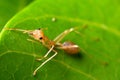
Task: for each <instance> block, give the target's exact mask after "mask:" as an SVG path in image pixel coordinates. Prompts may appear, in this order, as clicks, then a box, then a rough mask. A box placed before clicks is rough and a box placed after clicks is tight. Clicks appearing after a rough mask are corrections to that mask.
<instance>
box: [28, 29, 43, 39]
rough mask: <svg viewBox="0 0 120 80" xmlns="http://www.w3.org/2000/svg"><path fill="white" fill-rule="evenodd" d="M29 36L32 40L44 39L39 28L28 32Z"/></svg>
mask: <svg viewBox="0 0 120 80" xmlns="http://www.w3.org/2000/svg"><path fill="white" fill-rule="evenodd" d="M29 35H30V36H31V37H33V38H34V39H36V40H40V41H42V40H43V38H44V33H43V31H42V29H40V28H39V29H36V30H33V31H30V32H29Z"/></svg>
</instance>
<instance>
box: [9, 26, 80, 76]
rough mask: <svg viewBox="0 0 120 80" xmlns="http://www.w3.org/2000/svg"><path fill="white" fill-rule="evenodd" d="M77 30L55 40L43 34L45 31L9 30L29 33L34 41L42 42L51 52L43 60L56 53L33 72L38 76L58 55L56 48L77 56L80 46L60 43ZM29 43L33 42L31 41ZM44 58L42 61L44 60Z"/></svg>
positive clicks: (63, 34)
mask: <svg viewBox="0 0 120 80" xmlns="http://www.w3.org/2000/svg"><path fill="white" fill-rule="evenodd" d="M77 28H78V27H76V28H70V29H67V30H65V31H64V32H62V33H61V34H59V35H58V36H57V37H56V38H55V39H54V40H50V39H48V38H47V37H46V36H45V35H44V32H43V29H40V28H39V29H36V30H22V29H8V30H17V31H21V32H23V33H28V35H29V36H31V37H32V38H33V39H35V40H37V41H39V42H41V43H42V44H43V45H44V46H45V47H47V48H48V49H49V51H48V52H47V53H46V54H45V55H44V57H43V58H46V57H47V56H48V54H49V53H50V52H51V51H53V52H55V53H54V55H52V56H51V57H50V58H48V59H47V60H46V61H44V62H43V63H42V64H41V65H39V66H38V67H37V68H36V69H35V70H34V72H33V75H34V76H35V75H36V72H37V71H38V70H39V69H40V68H41V67H42V66H43V65H45V64H46V63H47V62H48V61H49V60H51V59H52V58H53V57H55V56H56V55H57V51H56V50H55V49H54V48H58V49H62V50H64V51H65V52H67V53H69V54H77V53H78V52H79V51H80V48H79V46H78V45H76V44H74V43H73V42H70V41H66V42H64V43H60V41H61V40H62V39H63V38H64V37H65V36H66V35H67V34H69V33H70V32H73V31H75V30H76V29H77ZM29 41H33V40H30V39H29ZM43 58H42V59H43ZM42 59H37V60H39V61H40V60H42Z"/></svg>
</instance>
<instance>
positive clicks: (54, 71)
mask: <svg viewBox="0 0 120 80" xmlns="http://www.w3.org/2000/svg"><path fill="white" fill-rule="evenodd" d="M119 5H120V2H119V1H118V0H89V1H86V0H80V1H79V0H64V1H61V0H51V1H50V0H36V1H34V2H33V3H32V4H31V5H29V6H27V7H26V8H25V9H24V10H22V11H21V12H20V13H19V14H17V15H16V16H14V17H13V18H12V19H11V20H10V21H9V22H8V23H7V24H6V26H5V28H18V29H28V30H34V29H37V28H39V27H40V28H47V30H44V33H45V35H46V36H48V37H49V38H50V39H51V40H52V39H54V38H55V37H56V36H58V35H59V34H60V33H61V32H63V31H64V30H66V29H69V28H71V27H75V26H77V27H79V30H78V32H79V33H78V34H77V33H74V32H72V33H70V34H69V35H67V36H66V37H65V38H64V39H63V40H62V42H64V41H73V42H74V43H76V44H78V45H79V46H80V48H81V52H80V53H79V56H73V55H68V54H66V53H65V52H64V51H62V50H57V51H58V55H57V56H56V57H55V58H53V59H52V60H51V61H49V62H48V63H47V64H45V65H44V66H43V67H42V68H41V69H40V70H39V71H38V73H37V75H36V76H35V77H33V75H32V73H33V71H34V70H35V69H36V68H37V67H38V66H39V65H40V64H41V63H42V62H37V61H35V59H36V58H38V57H42V56H43V55H44V54H45V53H46V52H47V51H48V49H47V48H45V47H44V46H43V45H42V44H41V43H38V44H36V43H33V42H29V41H27V39H28V38H30V37H29V36H28V35H27V34H24V33H21V32H18V31H9V30H5V29H3V30H2V33H1V35H0V73H1V74H0V80H61V79H62V80H120V77H119V75H120V57H119V56H120V54H119V53H120V27H119V25H120V23H119V18H120V15H119V14H120V6H119ZM52 18H56V21H52ZM85 24H87V25H88V27H86V28H84V27H82V25H85ZM53 54H54V53H53V52H51V54H50V55H49V56H48V57H50V56H51V55H53Z"/></svg>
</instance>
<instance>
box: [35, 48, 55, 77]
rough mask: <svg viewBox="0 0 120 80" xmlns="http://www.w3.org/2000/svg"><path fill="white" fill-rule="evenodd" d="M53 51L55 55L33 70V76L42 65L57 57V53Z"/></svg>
mask: <svg viewBox="0 0 120 80" xmlns="http://www.w3.org/2000/svg"><path fill="white" fill-rule="evenodd" d="M53 51H54V52H55V54H54V55H52V56H51V57H50V58H48V59H47V60H46V61H44V62H43V63H42V64H41V65H40V66H38V67H37V68H36V69H35V70H34V72H33V76H35V75H36V73H37V71H38V70H39V69H40V68H41V67H42V66H43V65H45V64H46V63H47V62H48V61H50V60H51V59H52V58H53V57H55V56H56V55H57V52H56V51H55V50H53Z"/></svg>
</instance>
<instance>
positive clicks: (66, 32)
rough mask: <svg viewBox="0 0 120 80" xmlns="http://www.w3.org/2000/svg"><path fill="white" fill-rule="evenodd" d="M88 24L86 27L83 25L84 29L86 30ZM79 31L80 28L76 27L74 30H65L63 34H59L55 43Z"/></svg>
mask: <svg viewBox="0 0 120 80" xmlns="http://www.w3.org/2000/svg"><path fill="white" fill-rule="evenodd" d="M86 26H87V25H86V24H85V25H83V26H82V27H83V28H86ZM77 29H79V27H74V28H70V29H68V30H65V31H64V32H62V33H61V34H59V35H58V36H57V37H56V38H55V39H54V40H53V41H54V42H55V43H59V42H60V41H61V40H62V39H63V38H64V37H65V36H66V35H67V34H69V33H70V32H73V31H75V32H76V33H78V32H77V31H76V30H77ZM79 34H80V32H79Z"/></svg>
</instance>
